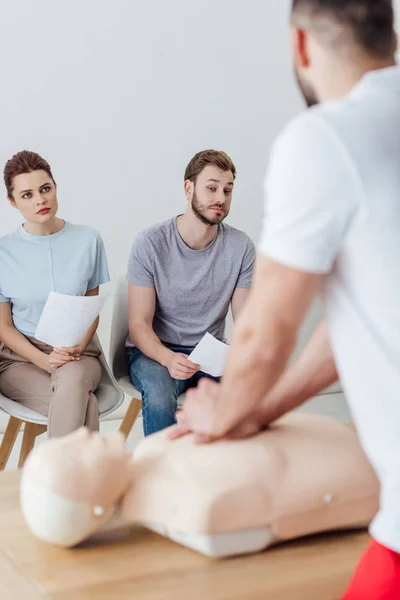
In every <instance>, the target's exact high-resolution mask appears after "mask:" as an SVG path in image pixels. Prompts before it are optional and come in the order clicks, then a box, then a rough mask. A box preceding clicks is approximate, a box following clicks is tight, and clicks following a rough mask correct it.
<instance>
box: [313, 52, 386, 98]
mask: <svg viewBox="0 0 400 600" xmlns="http://www.w3.org/2000/svg"><path fill="white" fill-rule="evenodd" d="M395 65H396V60H395V59H394V57H389V58H385V59H372V60H371V59H364V60H361V59H360V60H359V61H357V62H351V61H349V62H345V61H342V60H341V61H332V63H331V64H330V65H329V69H328V70H327V71H328V72H329V76H327V77H326V78H325V81H324V82H323V83H322V84H321V88H320V90H319V94H318V96H319V98H320V101H321V102H329V101H331V100H339V99H340V98H344V97H345V96H347V95H348V94H350V92H351V91H352V90H353V88H355V86H356V85H357V84H358V83H359V82H360V80H361V79H362V78H363V77H364V75H367V73H371V72H373V71H379V70H381V69H386V68H388V67H394V66H395Z"/></svg>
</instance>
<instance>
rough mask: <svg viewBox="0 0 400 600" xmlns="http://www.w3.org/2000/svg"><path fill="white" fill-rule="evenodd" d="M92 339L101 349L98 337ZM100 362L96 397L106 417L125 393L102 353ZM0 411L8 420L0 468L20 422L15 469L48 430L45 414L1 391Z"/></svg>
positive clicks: (14, 438)
mask: <svg viewBox="0 0 400 600" xmlns="http://www.w3.org/2000/svg"><path fill="white" fill-rule="evenodd" d="M95 340H96V343H97V344H98V346H99V347H100V348H101V344H100V341H99V339H98V338H97V336H96V338H95ZM100 362H101V366H102V377H101V381H100V384H99V387H98V388H97V390H96V398H97V401H98V403H99V412H100V419H101V420H105V419H106V418H107V416H108V415H110V414H111V413H112V412H113V411H115V410H116V409H117V408H118V407H119V406H120V405H121V404H122V402H123V401H124V394H123V392H122V391H121V389H120V387H119V386H118V385H117V383H116V381H115V379H114V376H113V374H112V372H111V369H110V367H109V366H108V363H107V361H106V359H105V357H104V354H103V353H102V354H101V357H100ZM1 411H3V412H4V413H6V414H7V415H9V419H8V424H7V427H6V429H5V432H4V436H3V441H2V443H1V446H0V471H2V470H4V468H5V466H6V464H7V461H8V459H9V456H10V454H11V451H12V449H13V447H14V444H15V440H16V439H17V435H18V433H19V431H20V429H21V427H22V425H23V426H24V434H23V437H22V446H21V452H20V455H19V462H18V468H21V467H22V466H23V464H24V462H25V460H26V457H27V456H28V454H29V452H30V451H31V450H32V448H33V446H34V444H35V439H36V438H37V436H38V435H40V434H42V433H44V432H45V431H46V430H47V417H44V416H43V415H40V414H39V413H37V412H35V411H33V410H31V409H29V408H26V407H25V406H22V405H21V404H19V403H18V402H14V401H13V400H10V399H9V398H6V397H5V396H3V395H2V394H1V393H0V412H1Z"/></svg>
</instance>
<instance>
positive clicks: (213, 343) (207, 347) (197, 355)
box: [189, 333, 229, 377]
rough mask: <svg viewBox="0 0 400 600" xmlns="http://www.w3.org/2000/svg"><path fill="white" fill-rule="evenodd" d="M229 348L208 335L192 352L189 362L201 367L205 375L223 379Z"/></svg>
mask: <svg viewBox="0 0 400 600" xmlns="http://www.w3.org/2000/svg"><path fill="white" fill-rule="evenodd" d="M228 348H229V346H228V345H227V344H224V343H223V342H220V341H219V340H217V339H216V338H215V337H214V336H212V335H211V334H210V333H206V334H205V336H204V337H203V338H202V339H201V340H200V342H199V343H198V344H197V346H196V348H195V349H194V350H193V352H191V354H190V356H189V360H191V361H192V362H194V363H195V364H196V365H200V370H201V371H202V372H203V373H207V374H208V375H211V376H212V377H222V375H223V373H224V368H225V362H226V358H227V355H228Z"/></svg>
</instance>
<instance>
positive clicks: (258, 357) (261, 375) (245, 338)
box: [214, 305, 296, 435]
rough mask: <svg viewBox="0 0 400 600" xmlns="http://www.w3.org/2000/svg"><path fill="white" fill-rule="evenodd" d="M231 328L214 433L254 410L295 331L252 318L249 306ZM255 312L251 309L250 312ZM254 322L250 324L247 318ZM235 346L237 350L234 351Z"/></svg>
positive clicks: (279, 369)
mask: <svg viewBox="0 0 400 600" xmlns="http://www.w3.org/2000/svg"><path fill="white" fill-rule="evenodd" d="M245 310H246V312H247V315H246V314H245V315H244V318H243V320H242V321H241V323H240V324H239V325H238V327H237V329H236V331H235V332H234V340H233V344H232V346H233V351H232V352H231V354H230V356H229V358H228V363H227V367H226V372H225V375H224V377H223V380H222V385H221V397H222V398H223V399H224V400H225V399H226V401H225V402H223V403H222V402H220V403H219V405H218V412H217V416H216V422H215V426H214V427H215V434H216V435H223V434H224V433H226V432H227V431H229V430H230V429H232V428H233V427H235V426H236V425H237V424H238V423H239V422H240V421H241V419H243V418H245V417H246V416H247V415H248V414H250V413H251V412H252V411H253V410H257V409H259V407H260V406H261V405H262V403H263V398H264V397H265V396H266V394H268V392H269V391H270V390H271V389H272V387H273V386H274V385H275V383H276V382H277V380H278V379H279V377H280V376H281V374H282V373H283V371H284V369H285V366H286V364H287V361H288V360H289V358H290V355H291V354H292V351H293V348H294V347H295V343H296V331H295V330H294V329H290V328H285V327H284V326H282V324H280V323H277V322H275V321H274V320H272V319H270V320H268V323H267V326H266V328H265V329H264V328H261V327H259V323H260V320H258V319H257V318H255V319H254V318H252V317H251V313H252V307H251V305H248V306H247V307H246V309H245ZM253 314H254V313H253ZM251 320H252V321H253V323H254V325H250V321H251ZM235 350H236V352H235Z"/></svg>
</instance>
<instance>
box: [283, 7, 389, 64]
mask: <svg viewBox="0 0 400 600" xmlns="http://www.w3.org/2000/svg"><path fill="white" fill-rule="evenodd" d="M329 20H332V22H336V24H337V25H339V26H343V27H344V28H347V29H348V30H349V32H350V33H351V34H352V36H353V39H354V42H355V43H356V44H357V45H358V46H359V47H360V48H362V49H363V50H364V51H365V52H366V53H367V54H369V55H371V56H374V57H376V58H387V57H389V56H393V54H394V53H395V49H396V34H395V30H394V29H395V28H394V9H393V2H392V0H293V9H292V23H293V25H294V26H295V27H296V26H298V27H306V26H307V27H310V28H315V29H316V30H318V29H320V32H321V35H323V33H324V31H325V32H326V26H325V27H322V28H320V27H319V24H320V23H321V21H324V22H325V23H326V22H327V21H329ZM304 24H306V25H304Z"/></svg>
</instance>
